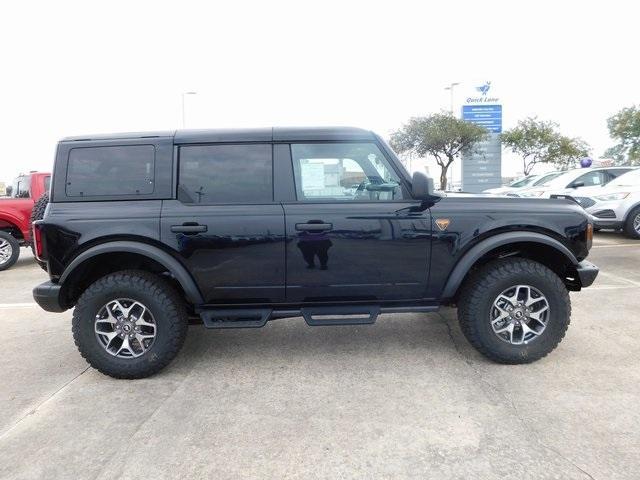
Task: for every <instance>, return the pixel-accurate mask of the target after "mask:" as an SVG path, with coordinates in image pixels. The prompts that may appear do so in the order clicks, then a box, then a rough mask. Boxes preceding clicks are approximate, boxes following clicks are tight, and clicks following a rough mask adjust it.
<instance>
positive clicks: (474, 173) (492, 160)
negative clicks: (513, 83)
mask: <svg viewBox="0 0 640 480" xmlns="http://www.w3.org/2000/svg"><path fill="white" fill-rule="evenodd" d="M472 85H473V91H472V93H471V94H469V95H467V96H465V97H464V99H463V104H462V109H461V113H462V119H463V120H464V121H466V122H471V123H475V124H476V125H480V126H482V127H484V128H486V129H487V130H488V131H489V137H488V138H487V140H485V141H483V142H480V143H479V144H477V145H476V147H475V148H474V149H473V151H471V152H465V153H463V155H462V190H463V191H465V192H471V193H479V192H482V191H483V190H486V189H488V188H497V187H500V186H501V185H502V142H501V141H500V133H502V105H501V104H500V99H499V98H498V97H497V96H495V94H494V92H493V86H492V85H491V82H490V81H487V82H484V83H475V84H472Z"/></svg>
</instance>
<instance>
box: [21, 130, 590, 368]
mask: <svg viewBox="0 0 640 480" xmlns="http://www.w3.org/2000/svg"><path fill="white" fill-rule="evenodd" d="M592 230H593V226H592V225H591V224H590V223H589V220H588V217H587V215H586V214H585V212H584V211H583V210H582V208H580V207H579V206H578V205H576V204H575V203H573V202H569V201H567V200H540V199H525V198H491V197H482V196H453V197H444V196H442V195H438V194H436V193H434V191H433V183H432V181H431V180H430V179H428V178H427V177H426V176H425V175H423V174H420V173H416V174H414V175H413V177H411V176H409V174H408V173H407V172H406V170H405V169H404V168H403V166H402V164H401V163H400V162H399V161H398V159H397V158H396V156H395V154H394V153H393V151H392V150H391V149H390V148H389V146H388V145H387V144H386V143H385V142H384V141H383V140H382V139H381V138H380V137H379V136H377V135H375V134H374V133H372V132H369V131H366V130H361V129H355V128H273V129H272V128H268V129H254V130H249V129H247V130H202V131H178V132H165V133H144V134H139V133H138V134H137V133H132V134H122V135H105V136H89V137H73V138H66V139H64V140H62V141H61V142H60V143H59V144H58V148H57V152H56V160H55V169H54V174H53V182H52V190H51V198H50V203H49V205H48V207H47V210H46V213H45V216H44V219H43V220H40V221H37V222H35V223H34V232H33V233H34V239H35V244H36V252H37V256H38V257H39V259H40V260H42V261H44V262H46V264H47V268H48V272H49V275H50V277H51V280H50V281H49V282H46V283H44V284H42V285H39V286H37V287H36V288H35V289H34V297H35V299H36V301H37V302H38V303H39V304H40V306H41V307H42V308H44V309H45V310H48V311H53V312H61V311H63V310H66V309H69V308H72V307H74V306H75V311H74V314H73V335H74V338H75V342H76V344H77V346H78V348H79V349H80V353H81V354H82V355H83V356H84V357H85V358H86V359H87V361H88V362H89V363H90V364H91V365H93V366H94V367H95V368H97V369H98V370H100V371H101V372H103V373H106V374H108V375H111V376H114V377H119V378H140V377H146V376H148V375H151V374H153V373H155V372H157V371H159V370H160V369H162V368H163V367H164V366H166V365H167V364H168V363H169V362H170V361H171V360H172V358H173V357H174V356H175V355H176V354H177V352H178V350H179V349H180V347H181V346H182V344H183V342H184V339H185V335H186V332H187V325H188V324H189V322H190V321H191V322H193V321H196V320H197V321H201V322H202V323H204V325H205V326H206V327H209V328H235V327H262V326H263V325H264V324H265V323H266V322H267V321H268V320H272V319H276V318H285V317H298V316H302V317H303V318H304V319H305V321H306V322H307V323H308V324H309V325H345V324H347V325H353V324H367V323H374V322H375V320H376V318H377V317H378V315H379V314H381V313H403V312H433V311H436V310H438V308H440V307H441V306H442V305H457V307H458V315H459V320H460V324H461V326H462V330H463V332H464V334H465V335H466V337H467V338H468V340H469V341H470V342H471V343H472V344H473V345H474V346H475V347H476V348H477V349H478V350H479V351H480V352H482V353H483V354H484V355H486V356H487V357H489V358H490V359H492V360H495V361H498V362H503V363H526V362H531V361H534V360H537V359H539V358H541V357H543V356H544V355H546V354H547V353H549V352H550V351H551V350H553V349H554V348H555V347H556V345H557V344H558V343H559V342H560V340H561V339H562V337H563V336H564V334H565V331H566V329H567V326H568V325H569V316H570V302H569V295H568V290H580V289H581V288H582V287H586V286H589V285H591V283H592V282H593V281H594V279H595V277H596V275H597V272H598V270H597V268H596V267H595V266H593V265H592V264H590V263H588V262H586V261H585V260H584V259H585V257H586V256H587V254H588V252H589V248H590V247H591V240H592Z"/></svg>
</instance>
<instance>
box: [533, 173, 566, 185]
mask: <svg viewBox="0 0 640 480" xmlns="http://www.w3.org/2000/svg"><path fill="white" fill-rule="evenodd" d="M563 173H564V172H551V173H547V174H546V175H542V176H541V177H539V178H538V179H537V180H536V181H535V182H533V185H545V186H546V185H547V184H548V183H547V182H550V181H551V180H553V179H554V178H556V177H558V176H560V175H562V174H563Z"/></svg>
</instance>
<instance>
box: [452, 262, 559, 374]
mask: <svg viewBox="0 0 640 480" xmlns="http://www.w3.org/2000/svg"><path fill="white" fill-rule="evenodd" d="M513 285H530V286H532V287H535V288H536V289H538V290H539V291H540V292H541V293H542V294H543V295H544V296H545V297H546V298H547V301H548V303H549V309H550V314H549V319H548V321H547V326H546V328H545V330H544V331H543V332H542V333H541V334H540V336H539V337H537V338H535V339H533V340H532V341H530V342H529V343H526V344H521V345H513V344H511V343H508V342H505V341H503V340H501V339H500V338H498V335H496V334H495V333H494V331H493V329H492V328H491V322H490V311H491V308H492V306H493V302H494V300H495V299H496V298H497V297H498V295H500V293H501V292H503V291H504V290H505V289H507V288H509V287H511V286H513ZM570 318H571V301H570V300H569V293H568V292H567V288H566V287H565V285H564V283H563V282H562V280H561V279H560V278H559V277H558V276H557V275H556V274H555V273H554V272H553V271H552V270H550V269H549V268H547V267H546V266H544V265H542V264H541V263H538V262H535V261H533V260H528V259H524V258H513V257H512V258H505V259H499V260H494V261H491V262H489V263H487V264H486V265H484V266H483V267H481V268H479V269H478V270H477V271H475V272H474V273H472V274H471V275H470V277H469V278H468V279H467V280H466V281H465V283H464V285H463V286H462V290H461V293H460V295H459V299H458V321H459V322H460V328H461V329H462V332H463V333H464V336H465V337H466V338H467V340H468V341H469V342H470V343H471V345H473V346H474V347H475V348H476V349H477V350H478V351H479V352H480V353H481V354H483V355H484V356H485V357H487V358H489V359H490V360H493V361H495V362H498V363H507V364H522V363H531V362H534V361H536V360H539V359H540V358H542V357H544V356H546V355H547V354H549V353H550V352H551V351H553V349H555V348H556V347H557V346H558V344H559V343H560V341H561V340H562V339H563V337H564V335H565V333H566V331H567V328H568V327H569V322H570Z"/></svg>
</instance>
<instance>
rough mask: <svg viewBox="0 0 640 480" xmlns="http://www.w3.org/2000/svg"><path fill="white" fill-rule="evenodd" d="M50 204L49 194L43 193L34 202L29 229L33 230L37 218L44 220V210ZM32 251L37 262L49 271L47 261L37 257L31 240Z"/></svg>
mask: <svg viewBox="0 0 640 480" xmlns="http://www.w3.org/2000/svg"><path fill="white" fill-rule="evenodd" d="M48 204H49V194H48V193H43V194H42V196H41V197H40V198H39V199H38V201H37V202H36V203H34V204H33V209H32V210H31V217H29V230H30V231H33V229H32V225H33V222H35V221H36V220H42V219H43V218H44V211H45V210H46V209H47V205H48ZM31 252H32V253H33V258H34V259H35V261H36V263H37V264H38V265H40V268H42V269H43V270H44V271H45V272H46V271H47V264H46V263H45V262H41V261H40V260H38V259H37V258H36V249H35V246H34V245H33V241H32V242H31Z"/></svg>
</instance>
